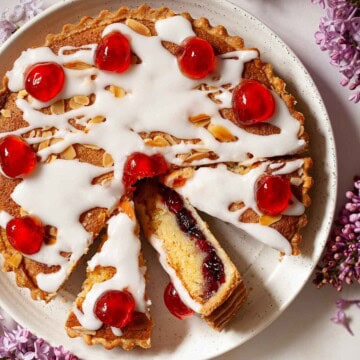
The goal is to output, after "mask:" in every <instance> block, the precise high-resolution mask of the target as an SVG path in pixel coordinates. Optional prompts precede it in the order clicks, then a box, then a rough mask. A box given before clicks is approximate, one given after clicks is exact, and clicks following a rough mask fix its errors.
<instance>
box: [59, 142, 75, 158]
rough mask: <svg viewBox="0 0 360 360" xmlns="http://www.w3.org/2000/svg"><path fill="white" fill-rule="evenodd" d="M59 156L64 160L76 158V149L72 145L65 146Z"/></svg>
mask: <svg viewBox="0 0 360 360" xmlns="http://www.w3.org/2000/svg"><path fill="white" fill-rule="evenodd" d="M60 158H61V159H64V160H72V159H75V158H76V151H75V149H74V147H73V146H72V145H70V146H69V147H67V148H66V149H65V150H64V151H63V152H62V153H61V154H60Z"/></svg>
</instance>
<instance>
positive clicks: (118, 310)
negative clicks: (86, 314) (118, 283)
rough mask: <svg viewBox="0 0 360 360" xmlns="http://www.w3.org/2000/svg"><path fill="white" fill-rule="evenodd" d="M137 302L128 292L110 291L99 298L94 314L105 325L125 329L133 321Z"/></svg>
mask: <svg viewBox="0 0 360 360" xmlns="http://www.w3.org/2000/svg"><path fill="white" fill-rule="evenodd" d="M134 309H135V300H134V298H133V296H132V295H131V294H130V293H129V292H128V291H118V290H110V291H107V292H105V293H104V294H103V295H101V296H100V297H99V299H98V300H97V301H96V303H95V309H94V313H95V315H96V317H97V318H98V319H99V320H101V321H102V322H103V323H104V324H105V325H109V326H114V327H116V328H123V327H125V326H126V325H127V324H129V322H130V321H131V320H132V316H133V313H134Z"/></svg>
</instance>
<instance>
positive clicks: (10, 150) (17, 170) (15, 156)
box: [0, 135, 37, 178]
mask: <svg viewBox="0 0 360 360" xmlns="http://www.w3.org/2000/svg"><path fill="white" fill-rule="evenodd" d="M36 163H37V159H36V153H35V151H34V150H33V149H32V148H31V146H30V145H29V144H28V143H27V142H25V141H24V140H23V139H22V138H21V137H18V136H15V135H8V136H6V137H4V138H3V139H1V141H0V166H1V170H2V171H3V173H4V174H5V175H6V176H8V177H10V178H17V177H24V176H27V175H30V174H31V173H32V172H33V171H34V170H35V168H36Z"/></svg>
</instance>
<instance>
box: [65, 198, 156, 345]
mask: <svg viewBox="0 0 360 360" xmlns="http://www.w3.org/2000/svg"><path fill="white" fill-rule="evenodd" d="M138 235H139V227H138V225H137V223H136V220H135V214H134V208H133V203H132V202H130V201H128V200H123V201H122V202H121V203H120V205H119V208H118V213H117V214H115V215H113V216H112V217H111V218H110V220H109V221H108V226H107V232H106V234H104V236H103V239H102V242H101V245H100V248H99V250H98V252H97V253H96V254H95V255H94V257H93V258H92V259H91V260H90V261H89V263H88V269H87V276H86V280H85V282H84V284H83V288H82V291H81V293H80V294H79V295H78V297H77V299H76V300H75V304H74V306H73V309H72V311H71V313H70V314H69V317H68V319H67V322H66V326H65V327H66V331H67V333H68V335H69V336H70V337H82V338H83V339H84V340H85V342H86V343H87V344H89V345H94V344H102V345H103V346H104V347H105V348H106V349H112V348H114V347H115V346H121V347H122V348H123V349H125V350H131V349H132V348H134V347H135V346H140V347H142V348H149V347H150V346H151V341H150V336H151V329H152V327H153V322H152V320H151V317H150V312H149V306H150V301H149V300H148V299H147V296H146V294H145V273H146V266H145V262H144V259H143V256H142V253H141V249H140V240H139V238H138Z"/></svg>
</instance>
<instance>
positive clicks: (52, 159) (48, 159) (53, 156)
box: [45, 154, 57, 164]
mask: <svg viewBox="0 0 360 360" xmlns="http://www.w3.org/2000/svg"><path fill="white" fill-rule="evenodd" d="M56 159H57V156H56V155H54V154H51V155H50V156H48V158H47V159H46V160H45V162H46V163H47V164H50V163H52V162H54V161H55V160H56Z"/></svg>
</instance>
